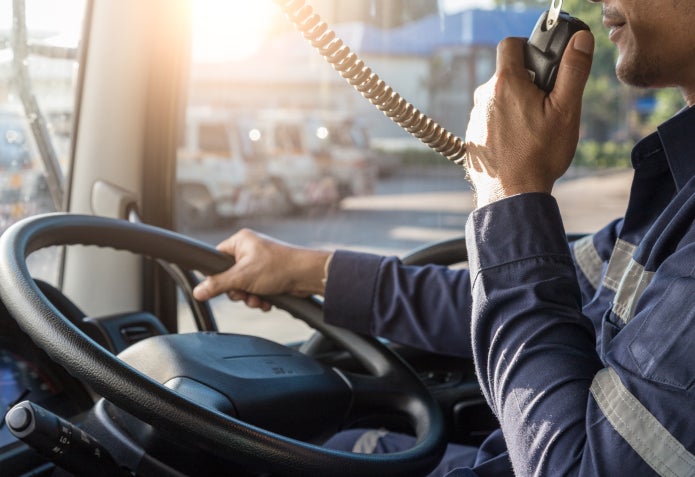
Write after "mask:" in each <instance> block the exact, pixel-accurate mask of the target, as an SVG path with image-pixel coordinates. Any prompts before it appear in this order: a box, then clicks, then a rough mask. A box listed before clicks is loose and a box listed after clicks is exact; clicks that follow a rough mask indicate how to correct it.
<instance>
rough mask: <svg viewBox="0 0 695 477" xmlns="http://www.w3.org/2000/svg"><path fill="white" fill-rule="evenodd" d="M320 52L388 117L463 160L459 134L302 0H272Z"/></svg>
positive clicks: (446, 154) (456, 159) (454, 159)
mask: <svg viewBox="0 0 695 477" xmlns="http://www.w3.org/2000/svg"><path fill="white" fill-rule="evenodd" d="M274 1H275V3H276V4H277V5H278V6H280V8H281V9H282V11H283V12H284V13H285V14H286V15H287V18H288V19H289V20H290V21H291V22H292V23H293V24H294V25H295V27H296V28H297V29H298V30H299V31H300V32H301V33H302V35H303V36H304V38H306V39H307V40H308V41H309V42H310V43H311V45H312V46H313V47H314V48H316V49H317V50H318V52H319V54H320V55H321V56H322V57H323V58H325V59H326V61H328V63H330V64H331V65H332V66H333V68H334V69H335V70H336V71H337V72H338V73H340V75H341V76H342V77H343V78H345V79H346V80H347V82H348V83H350V84H351V85H352V86H354V87H355V89H356V90H357V91H359V92H360V93H361V94H362V96H364V97H365V98H367V99H368V100H369V102H371V103H372V104H373V105H375V106H376V107H377V108H378V109H379V110H380V111H382V112H383V113H384V114H385V115H386V116H387V117H389V118H390V119H391V120H392V121H394V122H395V123H396V124H398V125H399V126H400V127H402V128H403V129H405V130H406V131H408V132H409V133H410V134H411V135H413V136H414V137H416V138H417V139H419V140H420V141H422V142H423V143H424V144H426V145H427V146H429V147H430V148H432V149H434V150H435V151H437V152H438V153H440V154H442V155H443V156H444V157H446V158H447V159H449V160H450V161H452V162H453V163H455V164H462V163H463V161H464V159H463V156H464V153H465V151H466V145H465V143H464V141H463V139H461V138H460V137H458V136H456V135H454V134H452V133H451V132H449V131H447V130H446V129H445V128H443V127H442V126H440V125H439V124H438V123H437V122H435V121H434V120H432V119H431V118H429V117H428V116H427V115H426V114H424V113H422V112H420V110H418V109H417V108H416V107H415V106H413V105H412V104H410V103H409V102H408V101H406V100H405V99H403V98H402V97H401V95H399V94H398V93H397V92H396V91H394V90H393V88H391V87H390V86H389V85H388V84H386V83H385V82H384V81H383V80H382V79H381V78H379V76H378V75H377V74H376V73H374V72H372V70H371V69H370V68H369V67H368V66H366V65H365V64H364V62H363V61H362V60H361V59H360V58H359V57H358V56H357V55H356V54H355V53H354V52H352V51H351V50H350V48H349V47H348V46H347V45H345V44H344V43H343V41H342V40H341V39H340V38H338V37H337V36H336V34H335V32H334V31H333V30H331V29H330V28H328V25H326V22H324V21H323V20H321V17H320V16H319V15H318V14H316V13H314V11H313V9H312V8H311V7H310V6H309V5H306V4H305V3H304V0H274Z"/></svg>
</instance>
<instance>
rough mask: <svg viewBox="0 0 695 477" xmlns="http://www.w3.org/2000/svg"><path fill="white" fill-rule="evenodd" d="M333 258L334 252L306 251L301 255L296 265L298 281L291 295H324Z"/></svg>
mask: <svg viewBox="0 0 695 477" xmlns="http://www.w3.org/2000/svg"><path fill="white" fill-rule="evenodd" d="M332 257H333V253H332V252H327V251H323V250H305V251H303V252H302V253H300V254H299V255H298V256H297V261H296V265H295V266H296V267H297V270H298V273H297V275H296V277H297V279H296V280H295V283H294V284H293V286H292V292H291V293H292V294H293V295H296V296H308V295H323V294H324V293H325V290H326V278H327V277H328V267H329V264H330V260H331V258H332Z"/></svg>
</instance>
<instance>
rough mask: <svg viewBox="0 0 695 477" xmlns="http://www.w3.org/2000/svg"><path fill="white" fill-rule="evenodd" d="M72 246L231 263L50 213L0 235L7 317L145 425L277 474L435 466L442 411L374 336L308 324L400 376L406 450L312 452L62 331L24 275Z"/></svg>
mask: <svg viewBox="0 0 695 477" xmlns="http://www.w3.org/2000/svg"><path fill="white" fill-rule="evenodd" d="M77 244H80V245H96V246H100V247H109V248H114V249H117V250H126V251H130V252H133V253H136V254H140V255H143V256H149V257H151V258H157V259H163V260H167V261H169V262H171V263H175V264H177V265H180V266H182V267H185V268H187V269H197V270H199V271H201V272H202V273H204V274H212V273H218V272H221V271H223V270H225V269H227V268H228V267H229V266H230V265H231V264H233V259H232V258H231V257H229V256H226V255H223V254H221V253H220V252H219V251H217V250H216V249H215V248H213V247H211V246H209V245H207V244H205V243H203V242H199V241H196V240H194V239H191V238H188V237H185V236H182V235H179V234H176V233H174V232H171V231H168V230H164V229H160V228H156V227H152V226H148V225H143V224H133V223H130V222H127V221H123V220H115V219H108V218H103V217H96V216H90V215H74V214H64V213H56V214H46V215H41V216H34V217H29V218H27V219H23V220H22V221H20V222H17V223H16V224H14V225H12V226H11V227H10V228H8V229H7V230H6V231H5V232H4V233H3V234H2V236H0V254H1V256H2V257H3V260H1V261H0V280H1V281H2V283H3V286H2V287H0V298H2V300H3V301H4V303H5V305H6V307H7V308H8V310H9V311H10V313H11V314H12V315H13V317H14V318H15V320H16V321H17V322H18V323H19V325H20V327H21V328H22V329H23V330H24V331H25V332H26V333H27V334H28V335H29V336H30V337H31V338H32V339H33V340H34V342H35V343H36V344H37V346H39V347H40V348H42V349H43V350H45V351H46V352H47V353H48V354H49V356H51V358H52V359H54V360H55V361H56V362H58V363H60V364H61V365H63V366H64V367H65V368H66V369H68V370H69V371H70V372H71V374H73V375H74V376H76V377H78V378H80V379H83V380H84V381H85V382H87V383H88V384H89V385H90V386H92V388H93V389H94V390H95V391H97V392H98V393H99V394H100V395H102V396H104V397H106V398H107V399H108V400H110V401H111V402H113V403H114V404H116V405H117V406H119V407H120V408H122V409H123V410H125V411H127V412H129V413H131V414H133V415H134V416H136V417H138V418H139V419H141V420H143V421H145V422H147V423H149V424H150V425H152V426H154V427H155V428H159V429H162V430H165V431H168V432H186V433H192V435H195V439H196V440H198V441H199V442H201V443H202V445H203V447H205V448H206V449H208V450H209V451H210V452H212V453H214V454H217V455H218V456H220V457H223V458H227V459H229V458H230V457H229V456H230V455H232V456H233V460H235V461H237V462H239V463H241V464H242V465H245V466H248V467H250V468H256V469H264V470H270V471H271V472H280V473H282V474H283V475H292V474H296V475H329V474H330V475H335V476H342V475H345V476H348V475H350V476H352V475H361V476H369V475H375V476H376V475H383V474H384V473H385V472H388V473H390V474H391V475H419V474H425V473H426V472H428V471H429V470H430V469H432V468H433V467H434V466H435V465H436V463H437V462H438V461H439V458H440V457H441V455H442V454H443V451H444V448H445V445H446V435H445V430H444V423H443V417H442V413H441V410H440V409H439V407H438V404H437V403H436V401H435V400H434V398H433V397H432V396H431V394H430V393H429V392H428V391H427V389H426V388H425V386H424V385H423V384H422V383H421V382H420V381H419V379H418V378H417V377H416V376H415V374H414V373H413V372H412V370H410V368H409V367H408V366H407V365H406V364H405V363H404V362H402V360H400V358H398V357H397V356H396V355H395V354H393V353H391V352H390V351H389V350H388V348H386V347H385V346H383V345H382V344H380V343H379V342H378V340H375V339H371V338H367V337H363V336H360V335H356V334H354V333H352V332H349V331H347V330H343V329H339V328H336V327H332V326H330V325H326V324H325V323H318V322H317V323H314V322H311V323H309V324H310V325H311V326H315V327H318V328H319V329H320V330H321V331H322V332H324V333H327V334H330V335H331V337H333V338H334V339H336V340H337V341H339V342H341V343H342V344H344V345H345V346H346V348H347V349H348V350H349V351H350V352H352V353H353V354H354V355H355V357H356V358H358V359H359V360H360V361H361V362H362V363H363V364H365V365H366V366H367V367H368V369H369V371H370V372H372V373H373V374H376V376H377V377H381V376H384V375H387V374H389V373H393V370H394V369H396V370H397V373H400V374H401V375H403V376H407V377H408V385H409V386H410V385H412V386H414V388H413V390H412V392H413V393H415V394H416V395H415V396H413V397H414V400H415V402H416V403H417V405H416V406H412V407H413V408H414V409H413V413H414V414H417V415H416V416H411V417H413V419H414V421H415V423H416V430H417V433H418V443H417V444H416V445H415V446H414V447H412V448H411V449H408V450H406V451H402V452H398V453H393V454H381V455H369V454H355V453H350V452H343V451H336V450H331V449H326V448H322V447H319V446H316V445H313V444H309V443H305V442H301V441H298V440H295V439H292V438H289V437H286V436H281V435H279V434H275V433H273V432H271V431H267V430H264V429H260V428H258V427H255V426H253V425H251V424H247V423H245V422H242V421H240V420H237V419H235V418H232V417H229V416H227V415H223V414H221V413H219V412H215V411H214V410H211V409H208V408H206V407H204V406H201V405H199V404H197V403H195V402H193V401H190V400H188V399H186V398H185V397H183V396H181V395H179V394H177V393H175V392H173V391H172V390H170V389H168V388H167V387H165V386H163V385H162V384H160V383H158V382H156V381H154V380H152V379H150V378H149V377H147V376H146V375H144V374H142V373H140V372H139V371H137V370H136V369H134V368H132V367H131V366H129V365H127V364H126V363H124V362H123V361H121V360H120V359H118V358H117V357H115V356H114V355H112V354H111V353H109V352H108V351H107V350H105V349H104V348H102V347H101V346H99V345H98V344H96V343H95V342H93V341H92V340H91V339H89V338H88V337H87V336H86V335H85V334H84V333H82V332H81V331H80V330H79V329H77V328H76V327H75V326H74V325H72V324H71V323H70V322H69V320H67V319H66V318H65V317H64V316H63V315H62V314H61V313H60V311H59V310H57V309H56V308H55V307H54V306H53V305H52V304H51V303H50V302H49V301H48V300H47V299H46V298H45V297H44V295H43V294H42V293H41V292H40V290H39V289H38V287H37V286H36V284H35V282H34V280H33V279H32V278H31V276H30V274H29V271H28V268H27V265H26V257H27V256H28V255H29V254H30V253H32V252H34V251H36V250H39V249H41V248H45V247H48V246H56V245H77ZM270 300H271V301H272V302H273V304H275V305H276V306H279V307H281V308H284V309H288V311H290V312H291V313H292V314H294V315H295V316H297V314H302V313H305V312H306V310H307V307H309V308H311V307H315V306H316V305H315V304H312V303H311V302H310V301H309V300H302V299H297V298H293V297H290V296H277V297H270ZM319 321H321V322H322V320H319ZM353 340H354V341H353ZM354 343H357V344H356V345H355V344H354ZM403 373H405V374H403ZM414 382H417V384H414ZM417 386H420V388H419V389H418V387H417Z"/></svg>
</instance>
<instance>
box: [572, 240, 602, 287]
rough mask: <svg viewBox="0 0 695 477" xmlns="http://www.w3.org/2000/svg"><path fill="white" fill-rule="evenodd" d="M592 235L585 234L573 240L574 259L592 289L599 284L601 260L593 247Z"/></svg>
mask: <svg viewBox="0 0 695 477" xmlns="http://www.w3.org/2000/svg"><path fill="white" fill-rule="evenodd" d="M593 238H594V236H593V235H587V236H586V237H582V238H580V239H579V240H577V241H576V242H573V244H572V247H573V249H574V261H575V263H576V264H577V266H578V267H579V269H580V270H581V271H582V273H583V274H584V276H585V277H586V279H587V280H589V283H591V286H592V287H594V289H597V288H598V286H599V285H600V284H601V272H602V271H603V260H601V257H600V256H599V254H598V252H597V251H596V247H594V240H593Z"/></svg>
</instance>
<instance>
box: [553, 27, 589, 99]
mask: <svg viewBox="0 0 695 477" xmlns="http://www.w3.org/2000/svg"><path fill="white" fill-rule="evenodd" d="M593 53H594V35H592V34H591V32H590V31H586V30H582V31H579V32H577V33H575V34H574V36H573V37H572V39H571V40H570V43H569V45H568V48H567V49H566V50H565V53H564V54H563V56H562V61H561V62H560V68H559V70H558V73H557V80H556V82H555V87H554V88H553V90H552V91H551V93H550V99H551V100H552V102H553V103H556V104H559V105H563V106H569V105H572V104H573V103H575V104H576V103H579V104H581V100H582V93H583V92H584V87H585V86H586V81H587V80H588V79H589V72H590V71H591V62H592V60H593ZM561 109H565V108H564V107H562V108H561Z"/></svg>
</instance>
